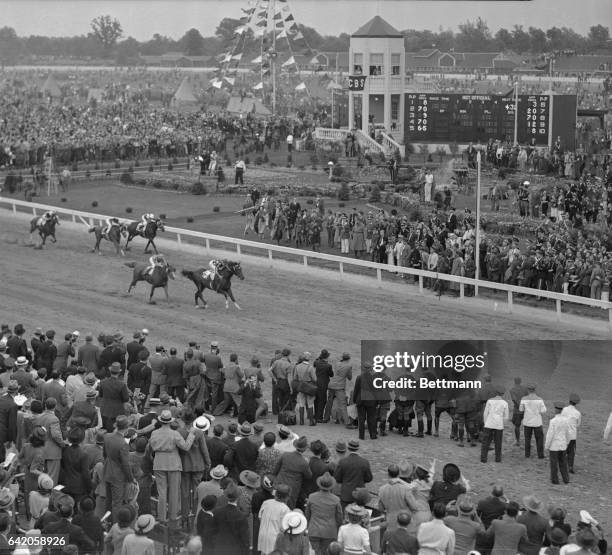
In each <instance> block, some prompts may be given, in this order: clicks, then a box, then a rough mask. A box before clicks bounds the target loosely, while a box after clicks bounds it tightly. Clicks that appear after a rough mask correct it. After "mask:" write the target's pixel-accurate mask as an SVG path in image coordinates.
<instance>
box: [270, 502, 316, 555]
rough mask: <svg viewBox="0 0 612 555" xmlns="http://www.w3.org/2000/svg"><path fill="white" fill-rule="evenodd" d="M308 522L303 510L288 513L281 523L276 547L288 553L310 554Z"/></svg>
mask: <svg viewBox="0 0 612 555" xmlns="http://www.w3.org/2000/svg"><path fill="white" fill-rule="evenodd" d="M307 528H308V522H307V521H306V517H305V516H304V514H303V513H302V512H301V511H291V512H289V513H287V514H286V515H285V516H284V517H283V520H282V523H281V532H280V533H279V534H278V536H277V537H276V543H275V545H274V549H275V550H277V551H280V552H282V553H285V554H286V555H310V540H309V539H308V535H307Z"/></svg>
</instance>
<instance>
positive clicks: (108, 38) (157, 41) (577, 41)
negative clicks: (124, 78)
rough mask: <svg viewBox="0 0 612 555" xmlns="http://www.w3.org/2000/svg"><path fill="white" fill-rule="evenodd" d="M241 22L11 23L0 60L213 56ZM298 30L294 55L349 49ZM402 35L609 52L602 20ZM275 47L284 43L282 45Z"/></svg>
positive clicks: (427, 43) (409, 43) (459, 46)
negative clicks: (132, 32) (71, 26)
mask: <svg viewBox="0 0 612 555" xmlns="http://www.w3.org/2000/svg"><path fill="white" fill-rule="evenodd" d="M240 24H241V21H240V20H238V19H231V18H225V19H223V20H222V21H221V22H220V23H219V25H218V26H217V29H216V31H215V36H213V37H203V36H202V35H201V33H200V32H199V31H198V30H197V29H190V30H189V31H187V32H186V33H185V35H183V37H181V38H180V39H178V40H174V39H172V38H169V37H166V36H162V35H159V34H155V35H153V37H152V38H151V39H150V40H148V41H137V40H136V39H134V38H132V37H127V38H124V36H123V30H122V28H121V24H120V22H119V21H117V20H116V19H112V18H111V17H110V16H99V17H97V18H95V19H94V20H93V21H92V23H91V30H90V32H88V33H87V34H83V35H80V36H75V37H47V36H36V35H32V36H27V37H19V36H18V35H17V33H16V32H15V30H14V29H13V28H11V27H3V28H0V63H2V64H5V65H6V64H8V65H10V64H14V63H18V62H20V61H25V60H28V59H32V58H33V57H45V58H48V57H57V58H73V59H74V58H81V59H83V58H95V59H101V58H102V59H112V60H114V61H116V62H118V63H127V62H130V61H135V60H137V58H138V56H139V55H161V54H165V53H167V52H183V53H184V54H187V55H191V56H200V55H208V56H214V55H217V54H220V53H222V52H224V51H225V50H227V49H228V47H229V46H230V45H231V44H232V42H233V40H234V38H235V37H234V29H235V28H236V27H237V26H238V25H240ZM299 29H300V31H301V32H302V34H303V35H304V37H305V41H302V43H301V44H300V45H297V46H296V47H295V48H294V52H295V53H297V54H305V55H309V54H312V53H313V52H346V51H348V47H349V40H350V37H349V35H348V34H346V33H343V34H341V35H339V36H323V35H321V34H319V33H318V32H317V31H316V30H315V29H313V28H311V27H306V26H304V25H299ZM402 34H403V35H404V36H405V42H406V49H407V50H408V51H417V50H422V49H429V48H437V49H439V50H442V51H451V50H455V51H457V52H498V51H513V52H516V53H518V54H521V55H528V56H533V57H538V56H542V55H545V54H549V53H555V54H557V55H558V54H560V53H565V54H574V53H576V54H586V53H612V40H611V39H610V30H609V28H608V27H605V26H603V25H594V26H592V27H591V28H590V29H589V32H588V33H587V34H586V35H581V34H579V33H577V32H576V31H574V30H572V29H570V28H567V27H563V28H559V27H551V28H550V29H547V30H543V29H540V28H537V27H529V28H527V29H525V28H524V27H523V26H521V25H515V26H514V27H512V28H511V29H505V28H504V29H499V30H498V31H497V32H496V33H492V32H491V30H490V29H489V27H488V25H487V23H486V22H485V21H484V20H482V19H481V18H478V19H476V20H475V21H466V22H465V23H462V24H460V25H459V26H458V30H457V31H453V30H451V29H442V28H439V29H438V30H437V31H431V30H415V29H406V30H403V31H402ZM244 40H246V42H245V45H244V48H243V51H244V52H245V53H246V54H250V53H253V55H258V54H259V50H260V43H259V41H257V40H255V39H254V38H253V37H252V35H250V36H249V35H247V36H246V37H245V38H244ZM281 42H282V41H281ZM277 46H278V47H279V49H282V48H283V45H282V44H278V45H277ZM296 49H297V51H296Z"/></svg>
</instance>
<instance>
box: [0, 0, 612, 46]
mask: <svg viewBox="0 0 612 555" xmlns="http://www.w3.org/2000/svg"><path fill="white" fill-rule="evenodd" d="M272 1H274V0H270V2H272ZM289 5H290V7H291V9H292V12H293V14H294V16H295V19H296V20H297V21H298V22H299V23H303V24H304V25H308V26H310V27H314V28H315V29H316V30H317V31H318V32H319V33H321V34H323V35H338V34H340V33H342V32H345V33H351V32H353V31H355V30H356V29H357V28H359V27H360V26H361V25H363V24H364V23H365V22H366V21H368V20H369V19H370V18H372V17H373V16H375V15H380V16H381V17H383V18H384V19H386V20H387V21H388V22H389V23H391V24H392V25H393V26H395V27H396V28H397V29H400V30H401V29H430V30H438V28H439V27H443V28H451V29H453V30H456V29H457V26H458V25H459V24H460V23H462V22H464V21H466V20H468V19H470V20H474V19H476V18H477V17H479V16H480V17H482V18H483V19H484V20H485V21H486V22H487V23H488V25H489V28H490V29H491V30H492V31H493V32H495V31H496V30H497V29H499V28H500V27H506V28H512V26H513V25H515V24H518V25H523V26H524V27H525V28H527V27H529V26H534V27H542V28H544V29H547V28H549V27H552V26H557V27H571V28H573V29H574V30H576V31H578V32H579V33H582V34H586V33H587V32H588V29H589V27H591V26H592V25H597V24H600V23H601V24H603V25H608V26H609V25H610V24H611V23H612V0H531V1H529V0H523V1H515V2H509V1H505V0H502V1H497V0H480V1H470V0H439V1H438V0H402V1H397V0H331V1H330V0H293V1H291V0H289ZM246 7H248V1H247V0H244V1H238V0H216V1H215V0H198V1H195V0H165V1H161V0H106V1H103V0H71V1H66V0H0V26H4V25H8V26H10V27H13V28H14V29H15V30H16V31H17V34H18V35H20V36H25V35H46V36H73V35H81V34H86V33H87V32H89V23H90V21H91V20H92V19H93V18H94V17H96V16H98V15H101V14H109V15H111V16H113V17H115V18H117V19H118V20H119V21H120V22H121V25H122V27H123V30H124V34H125V36H126V37H127V36H132V37H134V38H135V39H137V40H147V39H149V38H151V37H152V36H153V34H155V33H159V34H161V35H166V36H169V37H171V38H174V39H178V38H180V37H181V36H183V34H184V33H185V32H186V31H187V30H188V29H190V28H192V27H195V28H196V29H198V30H199V31H200V32H201V33H202V35H204V36H212V35H213V34H214V31H215V28H216V26H217V24H218V23H219V21H221V19H223V18H224V17H232V18H239V17H240V16H241V15H242V12H241V8H246Z"/></svg>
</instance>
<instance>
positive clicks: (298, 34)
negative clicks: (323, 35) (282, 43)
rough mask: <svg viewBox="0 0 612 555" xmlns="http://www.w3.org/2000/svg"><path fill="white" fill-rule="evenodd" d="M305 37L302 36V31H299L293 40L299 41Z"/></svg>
mask: <svg viewBox="0 0 612 555" xmlns="http://www.w3.org/2000/svg"><path fill="white" fill-rule="evenodd" d="M303 38H304V35H302V32H301V31H298V32H297V33H296V35H295V37H293V40H299V39H303Z"/></svg>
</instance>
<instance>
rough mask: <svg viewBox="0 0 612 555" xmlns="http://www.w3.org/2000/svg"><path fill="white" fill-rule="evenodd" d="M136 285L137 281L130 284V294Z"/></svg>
mask: <svg viewBox="0 0 612 555" xmlns="http://www.w3.org/2000/svg"><path fill="white" fill-rule="evenodd" d="M136 283H137V282H136V280H132V283H130V286H129V288H128V290H127V292H128V293H131V292H132V289H134V287H136Z"/></svg>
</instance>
